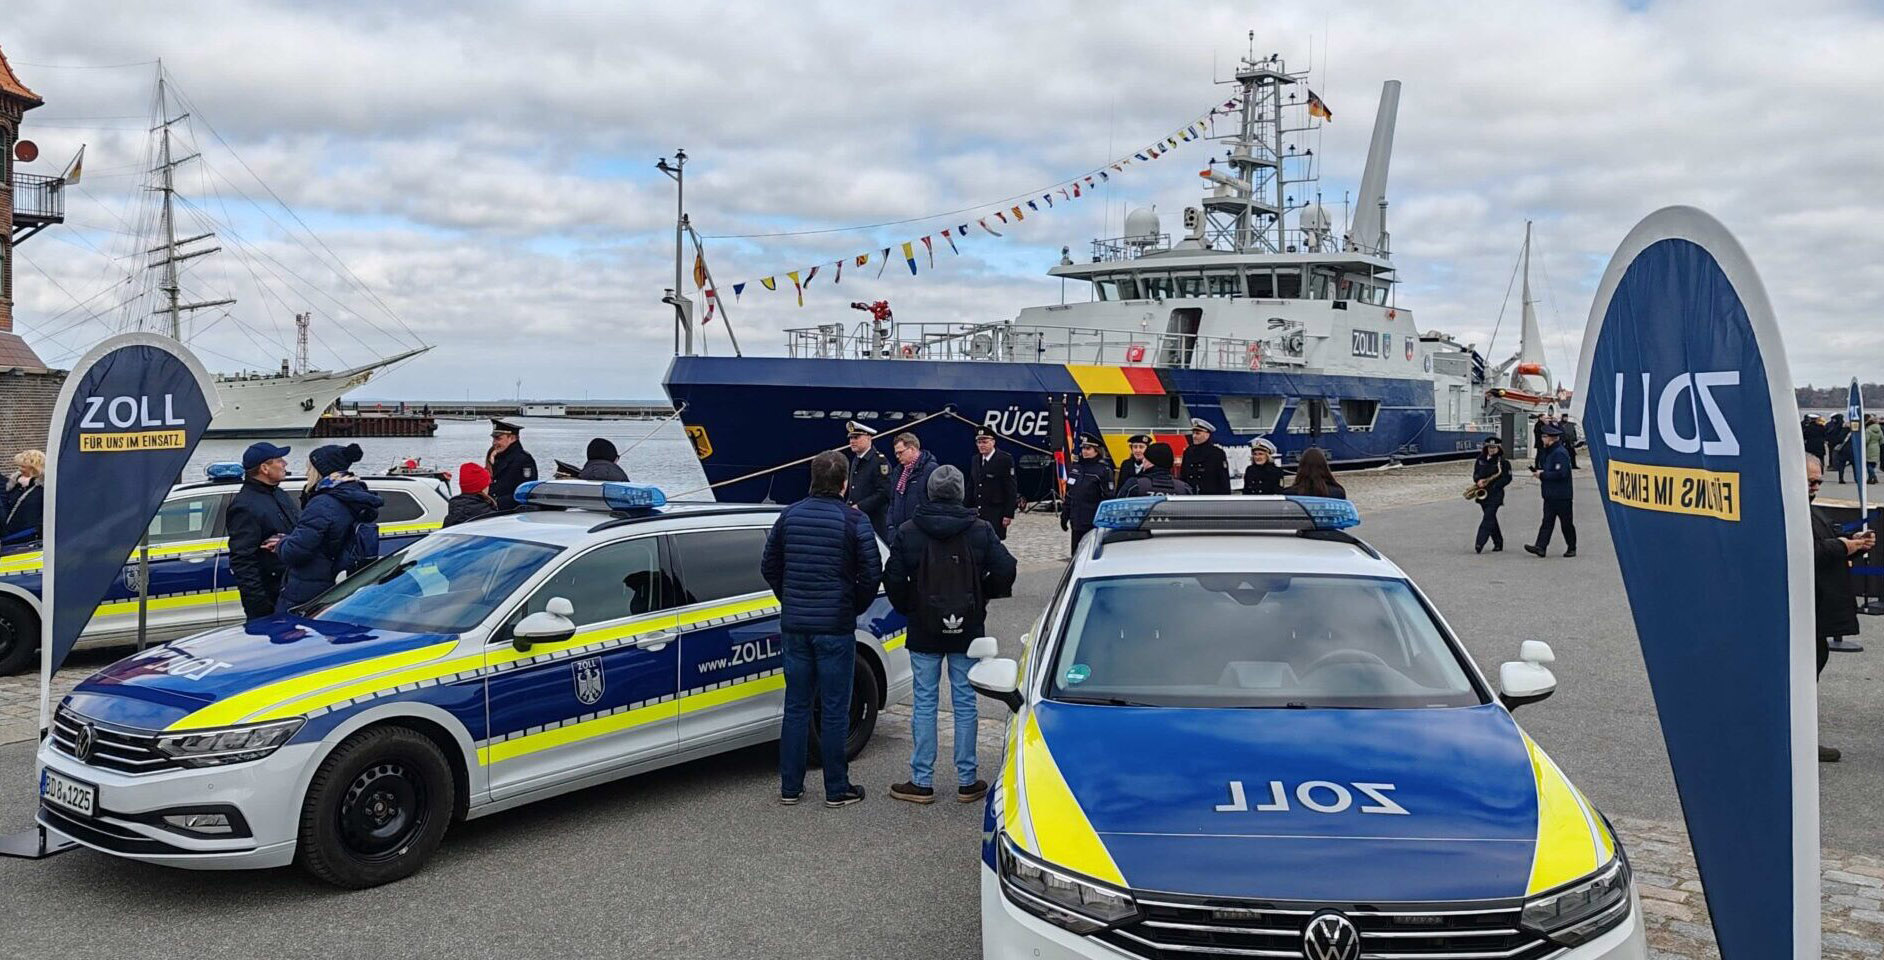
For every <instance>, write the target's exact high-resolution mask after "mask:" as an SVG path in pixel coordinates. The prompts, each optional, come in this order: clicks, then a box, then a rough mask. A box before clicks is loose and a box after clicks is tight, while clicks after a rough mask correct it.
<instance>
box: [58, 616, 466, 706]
mask: <svg viewBox="0 0 1884 960" xmlns="http://www.w3.org/2000/svg"><path fill="white" fill-rule="evenodd" d="M456 647H457V636H456V635H455V634H437V633H404V632H400V631H395V630H380V629H372V628H368V627H362V626H358V625H356V624H350V623H338V622H335V621H331V620H310V619H307V618H305V617H295V616H285V615H284V616H276V617H268V618H265V619H261V620H254V621H250V622H249V623H246V624H243V625H241V626H233V627H224V628H222V629H219V630H212V631H209V632H208V633H201V634H197V635H196V636H193V637H188V638H186V639H183V640H177V641H174V642H171V643H166V644H163V645H162V646H157V647H152V648H150V649H149V650H144V651H142V652H139V653H136V654H133V655H132V656H129V657H126V658H124V659H123V660H119V661H118V662H116V663H114V664H112V665H111V666H108V667H106V668H104V669H103V670H100V671H98V672H97V673H94V674H92V675H91V676H90V677H87V678H86V679H85V681H84V682H83V683H80V684H79V685H78V687H77V688H75V689H74V690H73V691H72V695H71V699H70V701H69V702H70V704H71V706H72V709H74V710H77V711H78V712H80V713H82V714H84V715H86V716H88V717H90V718H92V719H94V720H102V721H104V722H106V723H116V724H120V725H123V726H128V727H134V728H137V729H142V730H163V729H172V728H175V729H193V728H197V727H210V726H223V725H227V724H231V723H241V722H243V721H245V720H250V719H259V717H257V716H256V715H257V714H260V713H262V712H264V711H266V710H268V709H269V708H271V707H275V706H277V705H280V704H283V703H286V702H288V701H290V700H293V699H295V698H296V697H298V696H304V695H307V694H309V693H311V692H314V691H318V690H322V689H327V688H330V687H334V686H338V685H341V684H346V683H350V682H353V681H357V680H360V679H362V678H365V677H369V676H373V675H375V674H379V673H382V672H385V671H388V670H396V669H400V668H402V667H407V666H411V665H413V664H417V663H423V662H426V661H428V660H432V659H436V658H438V657H442V656H446V655H448V654H450V653H451V652H452V651H453V650H454V649H456Z"/></svg>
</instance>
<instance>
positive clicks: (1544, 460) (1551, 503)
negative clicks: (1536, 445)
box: [1524, 423, 1577, 557]
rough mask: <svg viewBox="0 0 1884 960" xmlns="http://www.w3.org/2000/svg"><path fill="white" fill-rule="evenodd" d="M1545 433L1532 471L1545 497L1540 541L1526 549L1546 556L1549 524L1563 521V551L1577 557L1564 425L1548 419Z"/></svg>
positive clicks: (1536, 554) (1528, 544) (1538, 537)
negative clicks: (1549, 421)
mask: <svg viewBox="0 0 1884 960" xmlns="http://www.w3.org/2000/svg"><path fill="white" fill-rule="evenodd" d="M1542 436H1543V439H1544V446H1543V449H1542V450H1540V451H1539V452H1538V465H1537V466H1536V467H1533V468H1532V469H1531V475H1532V476H1534V477H1536V478H1537V480H1538V484H1537V486H1538V492H1539V493H1540V494H1542V495H1543V498H1544V522H1543V525H1542V526H1539V527H1538V528H1537V542H1536V543H1527V544H1525V545H1524V550H1525V552H1526V553H1529V554H1531V555H1533V556H1538V557H1542V556H1545V555H1546V552H1547V551H1548V550H1549V549H1550V528H1551V526H1552V525H1553V524H1559V523H1560V524H1561V525H1562V526H1563V542H1564V547H1565V549H1564V552H1563V555H1564V556H1566V557H1574V556H1576V555H1577V525H1576V521H1575V520H1574V519H1573V518H1572V517H1571V485H1570V453H1569V451H1567V450H1565V449H1564V448H1563V428H1562V427H1559V426H1557V425H1556V424H1554V423H1546V424H1544V429H1543V431H1542Z"/></svg>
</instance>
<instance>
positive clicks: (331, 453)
mask: <svg viewBox="0 0 1884 960" xmlns="http://www.w3.org/2000/svg"><path fill="white" fill-rule="evenodd" d="M364 456H366V451H364V450H361V449H360V445H359V444H357V443H349V444H347V445H346V446H344V447H342V446H339V445H337V444H332V443H330V444H327V445H326V446H321V447H315V448H314V452H313V453H310V454H308V455H307V460H308V463H311V464H313V465H314V470H315V471H316V472H318V473H319V474H320V475H321V476H323V477H324V476H327V475H328V474H330V473H344V472H346V469H347V468H348V467H351V466H353V465H354V464H356V463H359V462H360V458H361V457H364Z"/></svg>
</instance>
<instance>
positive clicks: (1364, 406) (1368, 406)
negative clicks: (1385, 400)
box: [1341, 398, 1380, 430]
mask: <svg viewBox="0 0 1884 960" xmlns="http://www.w3.org/2000/svg"><path fill="white" fill-rule="evenodd" d="M1379 416H1380V401H1379V400H1356V399H1352V398H1350V399H1344V400H1342V401H1341V419H1343V420H1346V421H1347V423H1348V429H1349V430H1372V429H1374V420H1375V419H1376V418H1377V417H1379Z"/></svg>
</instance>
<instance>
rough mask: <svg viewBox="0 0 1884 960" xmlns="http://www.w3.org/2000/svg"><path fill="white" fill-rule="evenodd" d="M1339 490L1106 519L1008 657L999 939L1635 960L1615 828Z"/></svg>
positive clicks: (977, 652) (1528, 693)
mask: <svg viewBox="0 0 1884 960" xmlns="http://www.w3.org/2000/svg"><path fill="white" fill-rule="evenodd" d="M1359 522H1360V518H1359V516H1358V515H1357V514H1356V513H1355V512H1354V508H1353V505H1352V504H1350V503H1348V502H1347V501H1344V500H1342V501H1338V500H1323V499H1318V498H1312V497H1179V498H1174V499H1170V500H1167V499H1164V498H1162V497H1142V498H1127V499H1119V500H1111V501H1108V502H1106V503H1104V504H1102V505H1101V506H1100V509H1099V512H1098V515H1097V517H1096V524H1097V527H1096V529H1095V530H1094V531H1093V532H1092V533H1091V534H1089V535H1088V536H1087V537H1086V538H1085V539H1084V540H1083V541H1082V542H1081V544H1080V546H1079V548H1078V549H1076V550H1075V551H1074V556H1073V562H1072V565H1071V567H1070V568H1069V569H1068V571H1067V574H1066V577H1065V578H1064V579H1063V580H1062V581H1061V582H1060V585H1059V587H1058V588H1057V589H1056V590H1055V591H1054V594H1053V595H1052V596H1050V597H1049V598H1048V601H1047V607H1046V609H1045V610H1044V611H1043V612H1042V613H1041V616H1040V619H1039V620H1038V621H1037V622H1036V623H1035V624H1034V626H1033V628H1032V630H1031V632H1030V633H1029V635H1028V636H1026V637H1023V638H1022V654H1021V657H1020V660H1019V661H1018V662H1017V661H1015V660H1011V659H1003V658H1000V657H999V656H998V655H997V650H996V645H995V641H994V639H993V638H982V639H978V640H976V641H975V644H974V645H973V646H971V648H970V650H969V653H970V655H971V656H973V657H976V658H977V660H978V662H977V663H976V664H975V665H974V666H973V667H972V668H970V671H969V682H970V683H971V684H972V685H973V686H974V687H975V689H976V690H977V692H979V693H981V694H983V695H984V696H988V697H992V698H995V699H998V700H1000V701H1001V702H1003V703H1005V704H1006V705H1007V706H1008V707H1009V708H1010V709H1011V710H1012V711H1013V714H1012V717H1011V719H1010V720H1009V723H1008V730H1007V746H1006V752H1005V758H1004V760H1003V763H1002V767H1001V772H1000V774H999V776H998V778H997V780H996V782H995V784H994V786H993V788H992V789H991V790H990V791H989V793H988V805H987V810H986V817H985V819H984V821H983V836H982V868H981V876H982V880H981V929H982V943H983V948H984V954H983V955H984V956H986V957H989V958H995V960H1071V958H1084V957H1089V958H1118V957H1141V958H1145V960H1177V958H1186V957H1282V958H1288V957H1294V958H1307V960H1357V958H1406V960H1411V958H1423V960H1545V958H1549V960H1643V958H1645V957H1646V956H1647V948H1646V946H1645V944H1644V939H1643V930H1642V924H1641V922H1640V919H1639V918H1640V915H1641V914H1640V908H1639V906H1638V904H1637V901H1636V894H1635V890H1634V886H1633V883H1632V880H1631V876H1630V871H1629V861H1628V858H1627V857H1626V856H1625V854H1624V852H1623V848H1622V845H1621V843H1620V842H1619V840H1618V839H1617V837H1616V835H1615V832H1614V831H1613V830H1612V829H1611V828H1610V826H1609V822H1608V821H1607V820H1606V819H1605V818H1604V817H1603V815H1602V814H1601V813H1600V812H1598V811H1597V810H1596V808H1595V806H1594V805H1592V804H1591V803H1590V801H1589V800H1588V798H1586V797H1585V796H1584V795H1583V794H1582V793H1581V792H1580V791H1578V790H1577V788H1576V787H1575V786H1573V785H1572V784H1571V783H1570V781H1569V779H1568V778H1567V777H1566V776H1565V775H1564V772H1563V770H1562V769H1560V768H1559V767H1558V766H1557V764H1556V763H1554V762H1553V761H1552V760H1551V758H1550V757H1549V756H1548V755H1547V754H1545V752H1544V750H1543V749H1542V748H1541V747H1539V746H1538V744H1537V743H1536V742H1535V741H1533V740H1532V739H1531V738H1530V737H1529V736H1528V735H1527V734H1526V733H1525V732H1524V731H1523V730H1522V729H1521V728H1520V727H1519V726H1518V725H1517V723H1516V722H1515V721H1514V720H1513V719H1512V711H1513V710H1514V709H1516V708H1517V707H1519V706H1521V705H1523V704H1526V703H1532V702H1535V701H1538V700H1541V699H1543V698H1544V697H1546V696H1548V695H1549V694H1550V693H1551V692H1552V691H1553V690H1554V689H1555V688H1556V679H1555V677H1554V676H1553V675H1552V673H1551V671H1550V669H1549V667H1548V666H1546V664H1549V663H1551V662H1553V661H1554V659H1555V658H1554V656H1553V654H1552V652H1551V650H1550V648H1549V646H1548V645H1547V644H1544V643H1542V642H1541V641H1535V640H1532V641H1525V642H1524V643H1523V644H1522V645H1521V646H1520V650H1519V659H1517V660H1515V661H1512V662H1509V663H1505V664H1503V665H1502V666H1501V667H1500V669H1499V671H1498V682H1497V684H1496V686H1494V685H1493V684H1492V683H1491V682H1490V681H1489V680H1488V679H1487V678H1486V677H1485V676H1484V675H1483V674H1482V673H1480V671H1479V669H1478V668H1477V666H1476V665H1474V664H1473V662H1472V660H1471V658H1470V657H1469V656H1467V654H1466V653H1465V650H1464V648H1463V646H1462V645H1461V644H1460V642H1459V640H1458V639H1457V637H1456V636H1454V634H1453V632H1452V630H1451V628H1450V627H1449V626H1447V624H1446V622H1445V620H1444V619H1443V618H1442V617H1441V616H1440V615H1439V613H1438V612H1437V611H1436V610H1435V609H1434V608H1433V605H1432V603H1431V601H1430V600H1428V599H1427V598H1426V596H1425V595H1424V594H1422V593H1421V592H1420V590H1419V588H1418V587H1416V586H1415V585H1414V584H1413V582H1412V581H1411V580H1410V579H1408V578H1407V576H1406V574H1405V573H1404V572H1402V571H1401V570H1400V569H1399V568H1398V567H1397V566H1396V565H1394V564H1393V563H1392V562H1391V561H1389V560H1387V559H1386V558H1384V557H1382V556H1381V555H1380V554H1379V553H1378V552H1376V551H1375V550H1374V549H1373V548H1372V547H1369V546H1368V545H1367V544H1366V543H1364V542H1362V541H1361V540H1358V539H1356V538H1355V537H1353V536H1352V535H1351V534H1349V533H1347V532H1346V530H1347V529H1348V528H1351V527H1353V526H1355V525H1357V524H1358V523H1359Z"/></svg>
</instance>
